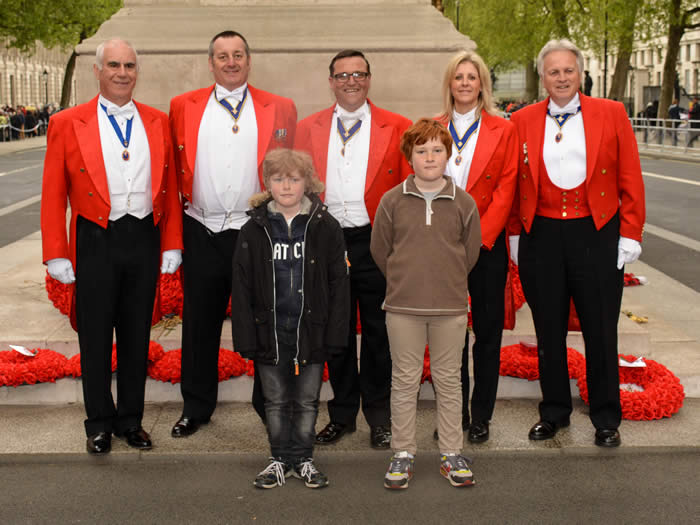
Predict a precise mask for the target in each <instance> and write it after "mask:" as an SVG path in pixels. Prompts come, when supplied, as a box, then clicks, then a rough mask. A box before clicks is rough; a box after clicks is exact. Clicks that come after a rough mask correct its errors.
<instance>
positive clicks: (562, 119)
mask: <svg viewBox="0 0 700 525" xmlns="http://www.w3.org/2000/svg"><path fill="white" fill-rule="evenodd" d="M579 111H581V106H579V107H577V108H576V111H575V112H574V113H561V114H559V115H552V113H551V112H550V111H549V108H547V116H548V117H551V118H552V120H554V123H555V124H556V125H557V127H558V128H559V132H558V133H557V134H556V135H555V136H554V141H555V142H556V143H557V144H559V143H560V142H561V139H562V137H563V136H564V135H563V133H562V129H561V128H562V127H564V124H566V122H567V121H568V120H569V119H570V118H571V117H573V116H574V115H577V114H578V112H579Z"/></svg>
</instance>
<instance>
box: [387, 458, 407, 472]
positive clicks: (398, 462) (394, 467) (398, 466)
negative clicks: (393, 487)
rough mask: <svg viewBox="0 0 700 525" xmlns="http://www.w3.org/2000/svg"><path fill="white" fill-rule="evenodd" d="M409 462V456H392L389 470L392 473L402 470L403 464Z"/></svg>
mask: <svg viewBox="0 0 700 525" xmlns="http://www.w3.org/2000/svg"><path fill="white" fill-rule="evenodd" d="M410 464H411V457H410V456H405V457H404V456H394V457H393V458H392V459H391V465H389V472H391V473H394V472H403V471H404V470H405V468H404V465H405V466H409V465H410Z"/></svg>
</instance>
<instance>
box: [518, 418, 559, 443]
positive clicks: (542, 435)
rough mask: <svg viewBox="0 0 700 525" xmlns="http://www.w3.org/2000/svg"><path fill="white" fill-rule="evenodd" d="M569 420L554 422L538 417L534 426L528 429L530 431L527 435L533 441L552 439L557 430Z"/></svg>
mask: <svg viewBox="0 0 700 525" xmlns="http://www.w3.org/2000/svg"><path fill="white" fill-rule="evenodd" d="M568 426H569V420H568V419H567V420H566V421H564V422H562V423H554V422H552V421H547V420H545V419H540V420H539V421H538V422H537V423H535V424H534V426H533V427H532V428H531V429H530V433H529V434H528V435H527V437H528V438H529V439H531V440H533V441H542V440H544V439H552V438H553V437H554V436H556V435H557V430H559V429H560V428H564V427H568Z"/></svg>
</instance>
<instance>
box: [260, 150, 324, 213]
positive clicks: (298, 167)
mask: <svg viewBox="0 0 700 525" xmlns="http://www.w3.org/2000/svg"><path fill="white" fill-rule="evenodd" d="M292 173H299V175H301V176H302V178H303V179H304V193H321V192H322V191H323V189H324V185H323V183H322V182H321V181H320V180H319V179H318V177H317V176H316V173H315V172H314V163H313V161H312V160H311V156H310V155H309V154H308V153H306V152H304V151H295V150H291V149H287V148H277V149H273V150H272V151H270V152H268V154H267V155H265V159H264V160H263V184H264V185H265V186H266V187H267V186H269V185H270V178H272V176H273V175H278V174H282V175H291V174H292ZM271 197H272V194H271V193H270V190H263V191H262V192H260V193H256V194H255V195H253V196H251V197H250V199H248V204H250V205H251V206H252V207H256V206H259V205H260V204H262V203H263V202H265V201H266V200H268V199H269V198H271Z"/></svg>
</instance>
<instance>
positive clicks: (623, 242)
mask: <svg viewBox="0 0 700 525" xmlns="http://www.w3.org/2000/svg"><path fill="white" fill-rule="evenodd" d="M641 254H642V245H641V244H639V242H638V241H635V240H634V239H630V238H628V237H620V240H619V241H618V243H617V269H618V270H622V267H623V266H624V265H625V264H630V263H633V262H634V261H636V260H637V259H639V256H640V255H641Z"/></svg>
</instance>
